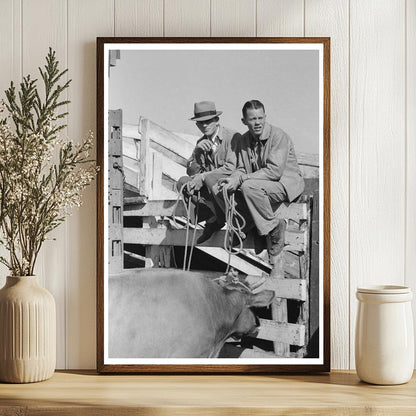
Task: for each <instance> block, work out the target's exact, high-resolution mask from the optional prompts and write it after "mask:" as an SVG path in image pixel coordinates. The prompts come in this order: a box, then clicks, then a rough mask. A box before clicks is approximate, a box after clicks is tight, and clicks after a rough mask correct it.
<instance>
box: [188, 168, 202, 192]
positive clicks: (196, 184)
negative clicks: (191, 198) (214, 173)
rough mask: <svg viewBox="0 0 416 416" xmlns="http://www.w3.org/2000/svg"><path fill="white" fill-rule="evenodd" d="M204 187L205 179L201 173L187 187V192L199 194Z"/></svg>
mask: <svg viewBox="0 0 416 416" xmlns="http://www.w3.org/2000/svg"><path fill="white" fill-rule="evenodd" d="M203 186H204V178H203V176H202V175H201V174H200V173H197V174H196V175H195V176H194V177H193V178H192V179H191V180H190V181H189V182H188V185H187V190H188V193H189V194H192V193H193V192H198V191H199V190H200V189H201V188H202V187H203Z"/></svg>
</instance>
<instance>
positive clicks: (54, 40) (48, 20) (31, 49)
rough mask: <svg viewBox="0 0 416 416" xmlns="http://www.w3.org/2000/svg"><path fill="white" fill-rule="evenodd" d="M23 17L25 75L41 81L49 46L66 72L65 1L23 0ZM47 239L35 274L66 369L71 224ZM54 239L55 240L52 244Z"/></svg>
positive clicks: (60, 362)
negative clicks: (50, 305) (52, 305)
mask: <svg viewBox="0 0 416 416" xmlns="http://www.w3.org/2000/svg"><path fill="white" fill-rule="evenodd" d="M22 15H23V20H22V37H23V44H22V48H23V52H22V53H23V75H27V74H31V75H32V76H33V77H34V78H40V75H39V71H38V67H39V66H42V67H43V66H44V64H45V56H46V55H47V53H48V48H49V47H52V49H54V50H55V51H56V58H57V60H58V61H59V62H60V69H61V70H63V69H65V68H66V67H67V36H66V35H67V15H66V0H39V1H36V2H33V1H30V0H23V3H22ZM40 22H41V23H40ZM65 79H66V76H65ZM40 85H41V83H39V86H40ZM40 91H42V89H40ZM66 96H67V95H66V93H64V94H62V98H66ZM66 135H67V129H64V130H62V131H61V136H62V137H65V136H66ZM55 160H57V159H55ZM48 237H49V239H50V240H49V241H48V240H47V241H45V242H44V244H43V246H42V249H41V251H40V255H39V258H38V262H37V267H36V268H35V274H37V275H38V276H39V281H40V284H41V286H44V287H46V288H47V289H48V290H49V291H50V292H51V293H52V295H53V296H54V298H55V301H56V313H57V317H56V322H57V367H58V368H65V361H66V346H65V345H66V331H65V328H66V325H65V323H66V293H65V290H66V289H65V288H66V281H67V267H66V266H67V259H68V255H67V254H68V249H69V247H68V239H67V238H68V224H67V223H64V224H63V225H61V226H60V227H58V228H57V229H55V230H54V231H52V232H51V233H50V235H49V236H48ZM51 239H56V240H55V241H51Z"/></svg>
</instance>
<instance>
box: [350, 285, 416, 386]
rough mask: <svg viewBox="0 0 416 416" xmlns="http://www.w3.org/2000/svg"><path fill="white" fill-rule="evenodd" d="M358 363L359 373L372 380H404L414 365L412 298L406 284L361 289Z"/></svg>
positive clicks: (371, 381) (356, 355)
mask: <svg viewBox="0 0 416 416" xmlns="http://www.w3.org/2000/svg"><path fill="white" fill-rule="evenodd" d="M356 295H357V299H358V301H359V303H358V314H357V326H356V333H355V366H356V370H357V374H358V377H359V378H360V379H361V380H362V381H365V382H367V383H372V384H402V383H406V382H408V381H409V380H410V378H411V377H412V373H413V368H414V332H413V315H412V308H411V300H412V297H413V294H412V292H411V290H410V288H408V287H405V286H373V287H369V288H358V289H357V293H356Z"/></svg>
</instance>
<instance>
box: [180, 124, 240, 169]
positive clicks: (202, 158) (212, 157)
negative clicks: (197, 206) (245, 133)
mask: <svg viewBox="0 0 416 416" xmlns="http://www.w3.org/2000/svg"><path fill="white" fill-rule="evenodd" d="M217 137H218V139H219V142H220V143H219V145H218V148H217V149H216V151H215V152H213V151H209V152H205V151H203V150H201V149H199V148H197V147H195V149H194V151H193V152H192V155H191V157H190V158H189V159H188V162H187V164H186V173H187V175H189V176H193V175H195V174H197V173H203V172H211V171H213V170H216V171H219V172H220V173H224V175H230V174H231V173H232V172H233V171H234V170H235V167H236V154H235V152H236V147H237V145H238V142H239V139H240V138H241V135H240V134H239V133H237V132H236V131H234V130H231V129H229V128H227V127H222V126H220V129H219V131H218V134H217ZM205 139H207V137H206V136H202V137H201V138H200V139H198V141H197V144H198V143H199V142H200V141H202V140H205Z"/></svg>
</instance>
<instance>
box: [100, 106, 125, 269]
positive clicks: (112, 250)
mask: <svg viewBox="0 0 416 416" xmlns="http://www.w3.org/2000/svg"><path fill="white" fill-rule="evenodd" d="M122 125H123V120H122V111H121V110H110V111H109V112H108V134H109V137H108V172H105V173H104V174H107V175H108V192H109V201H108V202H109V205H108V210H109V212H108V242H107V243H108V247H107V248H108V269H109V273H110V274H116V273H120V272H121V271H122V270H123V267H124V262H123V258H124V253H123V220H122V218H123V187H124V169H123V164H122V160H123V158H122V155H123V133H122V131H121V128H122ZM115 213H118V215H115Z"/></svg>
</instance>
